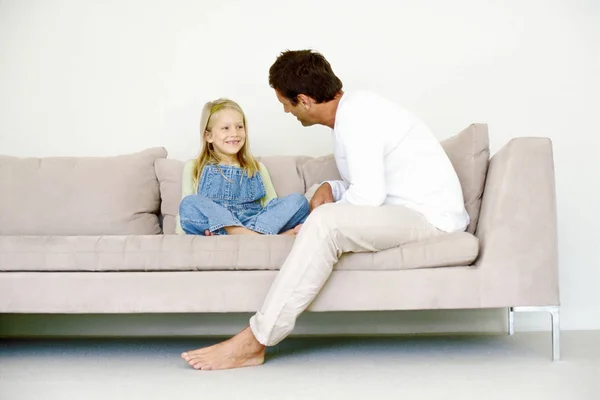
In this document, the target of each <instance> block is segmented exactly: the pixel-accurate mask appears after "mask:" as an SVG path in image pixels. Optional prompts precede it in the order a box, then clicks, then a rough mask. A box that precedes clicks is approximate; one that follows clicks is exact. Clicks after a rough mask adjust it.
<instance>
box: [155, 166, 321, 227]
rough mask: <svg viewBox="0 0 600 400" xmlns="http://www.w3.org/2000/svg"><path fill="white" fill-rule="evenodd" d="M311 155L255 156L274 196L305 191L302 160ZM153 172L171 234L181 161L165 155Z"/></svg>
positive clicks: (177, 198) (177, 207)
mask: <svg viewBox="0 0 600 400" xmlns="http://www.w3.org/2000/svg"><path fill="white" fill-rule="evenodd" d="M308 159H310V157H293V156H268V157H258V160H259V161H260V162H262V163H263V164H264V165H265V167H267V170H268V171H269V175H270V176H271V180H272V181H273V186H274V187H275V191H276V192H277V196H279V197H283V196H287V195H288V194H290V193H304V180H303V179H302V172H301V168H302V164H304V162H305V161H306V160H308ZM155 166H156V176H157V177H158V180H159V182H160V195H161V198H162V204H161V213H162V215H163V233H165V234H174V233H175V226H176V218H177V214H179V203H180V202H181V178H182V175H183V166H184V162H183V161H179V160H172V159H164V160H157V162H156V165H155Z"/></svg>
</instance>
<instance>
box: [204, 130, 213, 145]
mask: <svg viewBox="0 0 600 400" xmlns="http://www.w3.org/2000/svg"><path fill="white" fill-rule="evenodd" d="M204 139H206V141H207V142H208V143H212V142H213V138H212V133H211V132H209V131H204Z"/></svg>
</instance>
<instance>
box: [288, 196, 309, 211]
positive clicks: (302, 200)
mask: <svg viewBox="0 0 600 400" xmlns="http://www.w3.org/2000/svg"><path fill="white" fill-rule="evenodd" d="M287 197H288V199H289V201H290V202H291V203H293V204H294V205H296V206H297V207H298V208H299V209H302V208H306V209H308V200H306V197H304V195H303V194H301V193H292V194H290V195H288V196H287Z"/></svg>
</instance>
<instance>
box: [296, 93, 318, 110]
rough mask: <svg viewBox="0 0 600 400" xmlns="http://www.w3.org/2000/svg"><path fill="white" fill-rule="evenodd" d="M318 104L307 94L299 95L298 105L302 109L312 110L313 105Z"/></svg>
mask: <svg viewBox="0 0 600 400" xmlns="http://www.w3.org/2000/svg"><path fill="white" fill-rule="evenodd" d="M316 103H317V102H316V101H315V99H313V98H312V97H310V96H307V95H305V94H299V95H298V104H299V105H300V107H302V108H306V109H308V108H310V107H311V106H312V105H313V104H316Z"/></svg>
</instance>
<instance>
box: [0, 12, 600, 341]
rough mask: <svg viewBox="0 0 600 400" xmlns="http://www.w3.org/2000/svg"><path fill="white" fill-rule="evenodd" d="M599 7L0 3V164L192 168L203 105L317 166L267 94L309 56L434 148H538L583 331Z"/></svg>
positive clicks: (318, 134) (591, 264) (597, 290)
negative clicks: (114, 161) (423, 128)
mask: <svg viewBox="0 0 600 400" xmlns="http://www.w3.org/2000/svg"><path fill="white" fill-rule="evenodd" d="M599 4H600V3H599V2H597V1H593V0H575V1H568V0H563V1H544V0H535V1H527V2H521V1H518V0H510V1H502V2H501V1H491V0H488V1H481V0H479V1H477V0H472V1H471V0H454V1H451V2H449V1H444V0H438V1H434V0H429V1H422V0H411V1H401V2H400V1H383V0H370V1H368V2H358V1H341V0H340V1H333V0H304V1H302V2H284V1H277V0H274V1H252V2H250V1H242V0H231V1H226V2H225V1H224V2H219V1H192V0H189V1H182V0H180V1H142V0H139V1H75V0H72V1H26V2H25V1H19V0H3V1H0V153H2V154H9V155H17V156H54V155H81V156H82V155H113V154H117V153H127V152H133V151H138V150H140V149H143V148H146V147H150V146H165V147H166V148H167V149H168V150H169V154H170V157H173V158H181V159H184V158H189V157H193V156H194V155H195V153H196V151H197V149H198V146H199V135H198V129H197V125H198V119H199V113H200V109H201V107H202V105H203V103H204V102H205V101H207V100H210V99H214V98H216V97H220V96H227V97H231V98H233V99H235V100H237V101H238V102H240V104H241V105H242V107H243V108H244V109H245V110H246V112H247V114H248V118H249V121H250V123H249V125H250V137H251V142H252V146H253V150H254V152H255V153H256V154H258V155H270V154H307V155H322V154H326V153H329V152H330V147H329V146H330V138H329V133H328V130H327V129H326V128H323V127H313V128H302V127H301V126H300V125H299V124H298V123H297V121H296V120H295V119H294V118H293V117H290V116H289V115H285V114H284V113H283V112H282V110H281V106H280V105H279V103H278V102H277V100H276V98H275V96H274V94H273V91H272V89H270V88H269V86H268V82H267V76H268V69H269V66H270V65H271V63H272V62H273V61H274V59H275V57H276V56H277V55H278V53H279V52H280V51H282V50H284V49H287V48H290V49H298V48H314V49H317V50H319V51H321V52H323V53H324V54H325V56H326V57H327V58H328V59H329V61H330V62H331V63H332V65H333V67H334V70H335V71H336V73H337V74H338V75H339V76H340V78H341V79H342V80H343V82H344V84H345V87H346V88H347V89H353V88H368V89H374V90H376V91H379V92H381V93H382V94H385V95H387V96H389V97H391V98H393V99H395V100H397V101H398V102H400V103H402V104H403V105H404V106H406V107H408V108H409V109H411V110H412V111H413V112H415V113H416V114H417V115H419V116H420V117H422V118H423V119H424V120H425V121H426V123H427V124H429V125H430V127H431V128H432V129H433V131H434V132H435V133H436V135H437V136H438V137H439V138H440V139H443V138H445V137H448V136H450V135H452V134H454V133H456V132H458V131H459V130H461V129H462V128H463V127H465V126H466V125H468V124H469V123H471V122H474V121H477V122H487V123H488V124H489V128H490V135H491V144H492V151H496V150H497V149H498V148H499V147H500V146H501V145H503V144H504V143H506V142H507V141H508V140H509V139H510V138H512V137H515V136H548V137H551V138H552V139H553V141H554V146H555V162H556V179H557V196H558V211H559V235H560V236H559V239H560V283H561V299H562V303H563V318H562V322H563V327H564V328H566V329H600V235H599V228H598V226H599V225H600V216H599V215H600V214H599V212H598V204H600V202H599V201H598V200H599V197H600V196H599V195H600V163H599V161H598V160H599V158H600V157H599V155H598V154H599V153H598V150H599V148H600V139H599V136H600V129H599V126H600V124H599V123H598V120H597V113H598V111H599V110H600V95H599V93H600V78H599V77H598V76H599V73H598V71H600V60H599V58H600V56H599V49H600V44H599V43H600V28H599V27H600V6H599ZM479 315H481V314H477V313H473V314H472V317H473V318H474V319H477V318H479V317H478V316H479ZM490 315H496V316H497V315H498V314H490ZM349 318H350V317H349ZM357 318H358V319H357V320H356V324H359V325H360V324H361V323H362V322H365V321H364V320H361V319H360V317H357ZM362 318H368V317H367V316H365V315H364V314H363V316H362ZM320 321H321V322H320V323H323V321H322V320H320ZM352 321H354V320H352ZM519 321H520V324H521V325H522V326H524V327H528V328H529V329H537V328H545V327H546V326H547V325H546V322H547V321H546V319H545V318H542V317H536V316H521V317H520V319H519ZM373 329H374V330H377V327H374V328H373Z"/></svg>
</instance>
